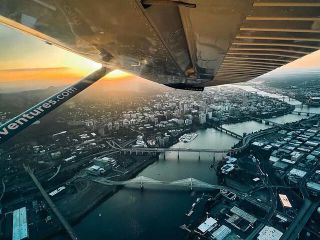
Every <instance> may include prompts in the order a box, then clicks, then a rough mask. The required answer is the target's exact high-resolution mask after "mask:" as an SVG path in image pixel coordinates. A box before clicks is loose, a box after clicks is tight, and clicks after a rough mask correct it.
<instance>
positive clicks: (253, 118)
mask: <svg viewBox="0 0 320 240" xmlns="http://www.w3.org/2000/svg"><path fill="white" fill-rule="evenodd" d="M251 119H252V120H254V121H256V122H259V123H264V124H265V125H270V126H277V127H282V126H283V124H281V123H277V122H274V121H272V120H269V119H262V118H255V117H252V118H251Z"/></svg>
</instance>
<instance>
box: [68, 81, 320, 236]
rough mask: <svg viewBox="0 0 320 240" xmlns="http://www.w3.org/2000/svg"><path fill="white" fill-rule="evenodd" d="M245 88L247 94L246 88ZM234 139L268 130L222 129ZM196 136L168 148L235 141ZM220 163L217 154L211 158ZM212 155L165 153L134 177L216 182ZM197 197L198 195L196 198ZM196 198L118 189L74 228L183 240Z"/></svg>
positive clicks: (249, 126)
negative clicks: (178, 155)
mask: <svg viewBox="0 0 320 240" xmlns="http://www.w3.org/2000/svg"><path fill="white" fill-rule="evenodd" d="M241 88H242V89H245V90H247V91H251V92H252V91H254V92H257V93H258V94H261V95H264V96H270V97H276V98H278V99H281V100H282V99H285V101H288V102H289V103H290V104H293V105H296V106H297V107H296V108H297V110H300V111H305V112H307V111H308V112H317V113H320V108H308V107H306V106H301V103H299V102H298V101H295V100H291V101H289V99H287V98H283V96H280V95H274V94H269V93H266V92H263V91H259V90H256V89H253V88H251V87H243V86H241ZM246 88H247V89H246ZM303 117H306V116H299V115H293V114H288V115H285V116H281V117H276V118H272V121H274V122H279V123H285V122H292V121H297V120H300V119H302V118H303ZM224 127H225V128H227V129H230V130H232V131H234V132H237V133H238V134H243V133H244V132H247V133H250V132H252V131H257V130H260V129H265V128H268V127H270V126H267V125H264V124H262V123H257V122H254V121H248V122H244V123H237V124H228V125H224ZM197 133H198V137H197V138H196V139H194V140H193V141H192V142H189V143H177V144H176V145H174V146H173V147H186V148H214V149H219V148H220V149H226V148H230V147H232V146H233V145H234V144H235V143H237V142H238V140H237V139H235V138H233V137H231V136H228V135H226V134H224V133H221V132H218V131H216V130H214V129H207V130H199V131H197ZM215 157H216V158H221V155H216V156H215ZM212 159H213V155H212V154H207V153H201V155H200V160H199V153H180V158H179V160H178V158H177V153H175V152H169V153H167V154H166V158H165V159H164V158H163V156H160V158H159V160H158V161H157V162H155V163H154V164H152V165H150V166H149V167H147V168H146V169H145V170H143V171H142V172H141V173H140V174H139V175H141V176H146V177H150V178H153V179H158V180H166V181H172V180H179V179H184V178H189V177H193V178H196V179H199V180H202V181H206V182H208V183H216V175H215V172H214V170H212V169H211V168H210V164H211V163H212ZM199 194H200V193H199ZM199 194H194V193H190V192H187V191H185V192H184V191H172V190H171V191H170V190H167V191H162V190H151V189H145V190H144V191H140V190H138V189H125V188H124V189H122V190H120V191H119V192H118V193H116V194H115V195H113V196H112V197H111V198H109V199H107V200H106V201H104V202H102V203H101V204H100V205H99V206H97V207H96V208H95V209H94V210H93V211H91V212H90V213H89V214H88V215H87V216H85V217H84V218H83V219H82V220H81V221H80V222H79V223H78V224H76V225H75V226H74V229H75V232H76V233H77V234H78V236H79V238H80V239H92V240H94V239H110V240H113V239H117V240H129V239H130V240H138V239H140V240H143V239H146V240H149V239H153V240H163V239H166V240H179V239H184V238H185V235H186V234H185V232H184V231H182V230H181V229H180V228H179V226H180V225H182V224H184V223H186V222H187V221H186V218H187V217H186V216H185V213H187V212H188V210H189V209H190V206H191V204H192V203H193V202H194V201H195V199H196V198H197V197H198V196H199Z"/></svg>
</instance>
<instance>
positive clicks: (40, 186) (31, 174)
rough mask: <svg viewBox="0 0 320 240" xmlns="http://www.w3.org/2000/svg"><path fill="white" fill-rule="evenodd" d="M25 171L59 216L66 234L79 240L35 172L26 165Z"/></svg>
mask: <svg viewBox="0 0 320 240" xmlns="http://www.w3.org/2000/svg"><path fill="white" fill-rule="evenodd" d="M23 166H24V169H25V170H26V172H27V173H28V174H29V176H30V177H31V179H32V181H33V182H34V184H35V185H36V186H37V188H38V189H39V191H40V193H41V194H42V196H43V198H44V199H45V200H46V202H47V204H48V205H49V207H50V208H51V210H52V211H53V213H54V214H55V215H56V216H57V218H58V219H59V221H60V222H61V224H62V225H63V227H64V228H65V230H66V232H67V233H68V235H69V237H70V238H71V239H72V240H78V238H77V236H76V234H75V232H74V231H73V229H72V227H71V225H69V223H68V222H67V220H66V219H65V218H64V217H63V216H62V214H61V213H60V211H59V209H58V208H57V207H56V205H55V204H54V203H53V201H52V200H51V199H50V197H49V195H48V194H47V192H46V191H45V190H44V188H43V187H42V185H41V183H40V182H39V181H38V179H37V178H36V176H35V175H34V174H33V172H32V171H31V169H30V168H29V167H27V166H25V165H23Z"/></svg>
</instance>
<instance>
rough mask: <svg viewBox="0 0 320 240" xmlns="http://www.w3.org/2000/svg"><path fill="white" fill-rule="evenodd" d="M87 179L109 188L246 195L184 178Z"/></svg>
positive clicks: (90, 177)
mask: <svg viewBox="0 0 320 240" xmlns="http://www.w3.org/2000/svg"><path fill="white" fill-rule="evenodd" d="M87 178H88V179H89V180H91V181H93V182H97V183H100V184H104V185H109V186H127V187H128V186H132V187H140V188H141V189H143V188H144V187H145V186H146V185H147V186H159V187H161V189H164V188H165V189H169V188H172V187H180V188H182V189H186V190H191V191H192V190H195V189H199V190H227V191H230V192H233V193H236V194H237V195H239V196H245V195H246V194H244V193H242V192H239V191H237V190H235V189H233V188H230V187H227V186H221V185H215V184H210V183H207V182H203V181H201V180H198V179H195V178H185V179H180V180H176V181H161V180H156V179H153V178H149V177H145V176H137V177H135V178H132V179H129V180H125V181H113V180H110V179H106V178H104V177H94V176H87Z"/></svg>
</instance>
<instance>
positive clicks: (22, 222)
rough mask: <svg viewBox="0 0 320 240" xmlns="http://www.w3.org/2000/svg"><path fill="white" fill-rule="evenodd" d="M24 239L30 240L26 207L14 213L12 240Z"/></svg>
mask: <svg viewBox="0 0 320 240" xmlns="http://www.w3.org/2000/svg"><path fill="white" fill-rule="evenodd" d="M24 239H29V232H28V221H27V209H26V207H22V208H19V209H16V210H14V211H13V228H12V240H24Z"/></svg>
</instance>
